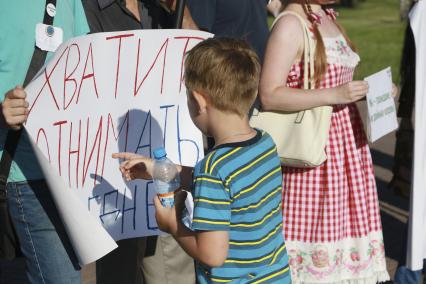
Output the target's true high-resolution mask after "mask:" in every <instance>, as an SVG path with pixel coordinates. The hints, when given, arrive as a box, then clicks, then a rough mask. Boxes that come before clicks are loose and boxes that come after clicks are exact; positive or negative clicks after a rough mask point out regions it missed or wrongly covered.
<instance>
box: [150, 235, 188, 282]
mask: <svg viewBox="0 0 426 284" xmlns="http://www.w3.org/2000/svg"><path fill="white" fill-rule="evenodd" d="M146 250H147V254H146V255H145V258H144V260H143V265H142V269H143V272H144V277H145V281H146V284H158V283H161V284H194V283H195V268H194V260H193V259H192V258H191V257H190V256H188V255H187V254H186V253H185V251H184V250H183V249H182V248H181V247H180V246H179V244H178V243H177V242H176V241H175V239H174V238H173V237H172V236H168V235H167V236H158V237H157V236H156V237H148V241H147V248H146Z"/></svg>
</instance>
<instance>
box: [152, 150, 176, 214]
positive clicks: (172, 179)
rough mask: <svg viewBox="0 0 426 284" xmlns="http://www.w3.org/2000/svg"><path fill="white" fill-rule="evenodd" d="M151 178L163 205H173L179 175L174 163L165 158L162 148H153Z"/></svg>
mask: <svg viewBox="0 0 426 284" xmlns="http://www.w3.org/2000/svg"><path fill="white" fill-rule="evenodd" d="M154 159H155V160H154V170H153V174H152V178H153V181H154V186H155V190H156V193H157V195H158V196H159V197H160V200H161V204H162V205H163V206H164V207H173V205H174V200H175V199H174V193H175V191H176V190H177V189H179V187H180V176H179V172H178V169H177V167H176V165H175V164H174V163H173V162H172V161H170V160H169V159H168V158H167V154H166V151H165V150H164V148H158V149H156V150H154Z"/></svg>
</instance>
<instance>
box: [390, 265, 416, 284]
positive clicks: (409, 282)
mask: <svg viewBox="0 0 426 284" xmlns="http://www.w3.org/2000/svg"><path fill="white" fill-rule="evenodd" d="M421 275H422V271H421V270H410V269H409V268H408V267H406V266H400V267H398V269H397V270H396V272H395V280H394V281H393V283H394V284H419V283H420V276H421Z"/></svg>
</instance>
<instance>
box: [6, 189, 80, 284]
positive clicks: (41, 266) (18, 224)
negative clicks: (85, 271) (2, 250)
mask: <svg viewBox="0 0 426 284" xmlns="http://www.w3.org/2000/svg"><path fill="white" fill-rule="evenodd" d="M7 194H8V206H9V212H10V215H11V217H12V222H13V224H14V226H15V230H16V233H17V235H18V238H19V241H20V245H21V250H22V253H23V254H24V256H25V258H26V270H27V271H26V273H27V277H28V281H29V282H30V283H37V284H42V283H43V284H44V283H46V284H50V283H52V284H79V283H81V279H80V272H79V271H78V266H75V265H73V262H72V261H71V258H70V257H69V256H68V255H69V254H68V253H67V251H68V252H70V251H71V250H70V249H69V248H70V247H69V243H67V242H63V240H64V238H65V239H66V236H65V237H64V236H62V238H61V237H60V235H59V234H58V231H57V229H56V228H55V226H54V225H53V224H57V221H58V220H59V216H58V214H57V212H56V208H55V205H54V203H53V201H52V199H51V197H50V194H49V189H48V188H47V185H46V183H45V182H44V181H31V182H16V183H8V185H7ZM60 232H63V231H60ZM62 235H64V234H62ZM64 244H65V245H64ZM70 255H72V256H73V254H72V253H71V254H70ZM76 268H77V269H76Z"/></svg>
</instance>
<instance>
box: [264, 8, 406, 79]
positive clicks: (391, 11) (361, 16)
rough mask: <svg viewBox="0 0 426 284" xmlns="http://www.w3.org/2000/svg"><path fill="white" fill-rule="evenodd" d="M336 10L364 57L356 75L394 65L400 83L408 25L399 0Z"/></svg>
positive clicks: (361, 75) (393, 69)
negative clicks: (403, 17) (402, 55)
mask: <svg viewBox="0 0 426 284" xmlns="http://www.w3.org/2000/svg"><path fill="white" fill-rule="evenodd" d="M336 10H337V11H338V12H339V17H338V20H339V22H340V23H341V24H342V25H343V27H344V28H345V29H346V31H347V33H348V35H349V37H350V38H351V40H352V41H353V42H354V44H355V45H356V47H357V52H358V54H359V55H360V57H361V63H360V65H359V66H358V68H357V71H356V73H355V79H362V78H364V77H366V76H368V75H371V74H373V73H375V72H377V71H380V70H381V69H383V68H385V67H387V66H391V68H392V73H393V81H394V82H395V83H397V82H398V81H399V65H400V61H401V54H402V45H403V40H404V32H405V27H406V22H404V21H401V20H400V18H399V0H365V1H362V2H360V3H359V4H358V5H357V6H356V8H352V9H349V8H340V7H338V8H336ZM269 21H270V23H271V22H272V19H269Z"/></svg>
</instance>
